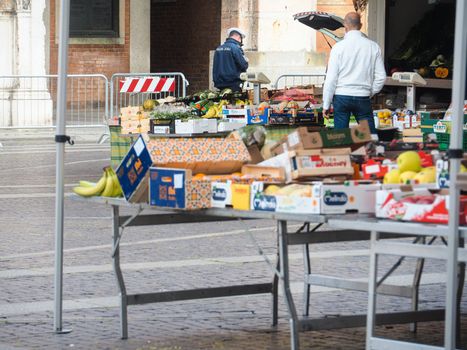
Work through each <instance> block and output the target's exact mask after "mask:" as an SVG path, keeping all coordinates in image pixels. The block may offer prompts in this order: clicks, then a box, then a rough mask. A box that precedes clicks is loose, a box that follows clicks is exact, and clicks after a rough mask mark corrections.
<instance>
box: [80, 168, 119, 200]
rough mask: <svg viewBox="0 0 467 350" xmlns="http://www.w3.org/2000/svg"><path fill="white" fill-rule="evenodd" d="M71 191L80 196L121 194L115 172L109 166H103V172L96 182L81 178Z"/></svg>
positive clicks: (112, 195) (115, 195)
mask: <svg viewBox="0 0 467 350" xmlns="http://www.w3.org/2000/svg"><path fill="white" fill-rule="evenodd" d="M73 192H75V193H76V194H79V195H80V196H82V197H92V196H102V197H121V196H122V194H123V192H122V187H121V186H120V181H118V177H117V174H116V173H115V171H114V170H113V169H112V168H111V167H105V168H104V173H103V174H102V177H101V178H100V179H99V181H97V182H90V181H84V180H81V181H80V182H79V186H76V187H74V188H73Z"/></svg>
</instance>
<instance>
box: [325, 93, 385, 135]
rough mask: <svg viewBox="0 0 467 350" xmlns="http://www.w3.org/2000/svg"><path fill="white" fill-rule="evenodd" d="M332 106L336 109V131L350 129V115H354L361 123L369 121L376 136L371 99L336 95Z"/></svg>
mask: <svg viewBox="0 0 467 350" xmlns="http://www.w3.org/2000/svg"><path fill="white" fill-rule="evenodd" d="M332 105H333V107H334V129H343V128H348V127H349V121H350V115H351V114H353V115H354V116H355V119H357V122H359V123H360V120H368V124H369V125H370V131H371V133H372V134H376V128H375V121H374V119H373V109H372V108H371V100H370V98H369V97H360V96H345V95H334V98H333V100H332Z"/></svg>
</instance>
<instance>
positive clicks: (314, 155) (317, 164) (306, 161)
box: [289, 148, 354, 179]
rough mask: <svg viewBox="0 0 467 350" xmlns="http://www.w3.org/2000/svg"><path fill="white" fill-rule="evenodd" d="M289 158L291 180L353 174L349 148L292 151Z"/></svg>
mask: <svg viewBox="0 0 467 350" xmlns="http://www.w3.org/2000/svg"><path fill="white" fill-rule="evenodd" d="M289 157H290V160H291V166H292V172H291V175H292V179H300V178H306V177H312V176H329V175H353V173H354V169H353V167H352V164H351V161H350V148H336V149H322V150H303V151H294V152H291V154H289Z"/></svg>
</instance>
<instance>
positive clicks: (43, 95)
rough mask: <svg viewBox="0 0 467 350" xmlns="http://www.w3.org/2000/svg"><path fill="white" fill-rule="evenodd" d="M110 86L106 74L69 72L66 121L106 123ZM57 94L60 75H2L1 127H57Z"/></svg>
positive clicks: (69, 123)
mask: <svg viewBox="0 0 467 350" xmlns="http://www.w3.org/2000/svg"><path fill="white" fill-rule="evenodd" d="M108 87H109V84H108V79H107V77H106V76H105V75H102V74H70V75H68V79H67V110H66V115H65V118H66V125H67V126H69V127H93V126H104V125H106V120H107V119H108V116H109V106H108V89H109V88H108ZM56 95H57V75H42V76H27V75H9V76H0V128H45V127H54V126H55V125H56V120H55V118H56V106H57V101H56V99H57V96H56Z"/></svg>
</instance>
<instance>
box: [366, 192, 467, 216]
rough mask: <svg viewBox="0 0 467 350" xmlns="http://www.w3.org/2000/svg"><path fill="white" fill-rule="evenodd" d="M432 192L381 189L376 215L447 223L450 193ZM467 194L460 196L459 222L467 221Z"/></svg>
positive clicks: (377, 198) (377, 195)
mask: <svg viewBox="0 0 467 350" xmlns="http://www.w3.org/2000/svg"><path fill="white" fill-rule="evenodd" d="M446 193H447V192H444V191H441V192H437V193H436V192H435V193H432V192H430V191H429V190H428V189H426V188H404V187H401V188H399V189H393V190H379V191H377V192H376V211H375V212H376V216H377V217H379V218H387V219H395V220H402V221H415V222H427V223H435V224H447V223H448V220H449V195H447V194H446ZM466 209H467V196H461V197H460V211H459V224H460V225H464V224H465V223H466V214H467V213H466Z"/></svg>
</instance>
